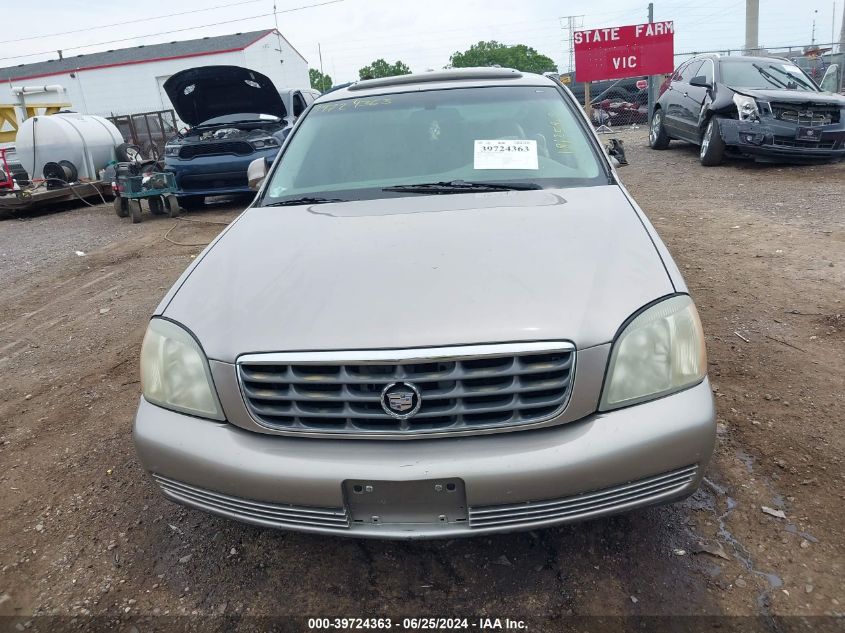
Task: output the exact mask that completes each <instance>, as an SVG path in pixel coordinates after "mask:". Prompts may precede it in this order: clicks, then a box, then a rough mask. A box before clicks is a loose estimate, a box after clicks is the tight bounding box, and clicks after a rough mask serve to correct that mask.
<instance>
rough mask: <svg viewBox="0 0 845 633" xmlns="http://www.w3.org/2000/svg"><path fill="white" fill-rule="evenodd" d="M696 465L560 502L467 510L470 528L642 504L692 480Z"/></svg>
mask: <svg viewBox="0 0 845 633" xmlns="http://www.w3.org/2000/svg"><path fill="white" fill-rule="evenodd" d="M697 471H698V467H697V466H687V467H685V468H681V469H679V470H674V471H672V472H668V473H664V474H662V475H655V476H654V477H649V478H648V479H641V480H639V481H635V482H631V483H627V484H623V485H621V486H614V487H613V488H605V489H604V490H598V491H595V492H585V493H582V494H578V495H574V496H572V497H564V498H563V499H547V500H543V501H526V502H523V503H514V504H509V505H501V506H480V507H475V508H473V507H471V508H470V509H469V526H470V528H490V527H507V526H513V527H514V528H516V527H518V526H519V525H520V524H523V523H533V522H535V521H563V520H565V519H576V518H578V517H580V516H582V515H589V514H593V513H598V512H602V513H605V512H616V511H621V510H624V509H625V507H626V506H627V505H628V504H636V505H644V504H647V503H648V502H649V501H650V500H652V499H654V500H655V501H657V500H658V498H660V497H663V496H667V495H669V494H671V493H672V492H676V491H678V490H680V489H681V488H683V487H684V486H686V485H687V484H689V483H690V482H691V481H693V480H694V479H695V475H696V472H697Z"/></svg>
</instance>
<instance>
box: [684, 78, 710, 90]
mask: <svg viewBox="0 0 845 633" xmlns="http://www.w3.org/2000/svg"><path fill="white" fill-rule="evenodd" d="M689 85H690V86H695V87H696V88H707V89H708V90H712V89H713V84H711V83H710V82H709V81H707V77H705V76H704V75H698V76H697V77H693V78H692V79H690V81H689Z"/></svg>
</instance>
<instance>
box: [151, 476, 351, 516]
mask: <svg viewBox="0 0 845 633" xmlns="http://www.w3.org/2000/svg"><path fill="white" fill-rule="evenodd" d="M153 479H155V481H156V483H157V484H158V485H159V486H160V487H161V490H162V492H164V494H165V495H166V496H167V497H170V498H171V499H173V500H174V501H178V502H180V503H184V504H186V505H189V506H193V507H195V508H199V509H201V510H205V511H206V512H213V513H214V514H220V515H222V516H225V517H228V518H230V519H236V520H238V521H245V522H246V523H254V524H256V525H263V526H265V527H274V528H292V529H296V528H304V527H319V528H334V529H346V528H348V527H349V516H348V515H347V512H346V509H345V508H312V507H307V506H293V505H286V504H274V503H266V502H260V501H250V500H248V499H240V498H238V497H230V496H228V495H223V494H220V493H219V492H211V491H210V490H205V489H203V488H197V487H195V486H191V485H189V484H185V483H182V482H179V481H174V480H173V479H168V478H167V477H163V476H161V475H156V474H153Z"/></svg>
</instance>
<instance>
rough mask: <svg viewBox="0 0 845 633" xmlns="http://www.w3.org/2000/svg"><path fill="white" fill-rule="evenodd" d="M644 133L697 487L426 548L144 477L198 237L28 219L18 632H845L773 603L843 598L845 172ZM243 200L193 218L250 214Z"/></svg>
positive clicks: (1, 482) (9, 258)
mask: <svg viewBox="0 0 845 633" xmlns="http://www.w3.org/2000/svg"><path fill="white" fill-rule="evenodd" d="M622 136H623V137H624V138H625V139H626V148H627V150H628V157H629V160H630V162H631V165H630V166H628V167H624V168H622V169H621V171H620V173H621V175H622V177H623V178H624V181H625V183H626V185H627V186H628V187H629V188H630V190H631V191H632V192H633V194H634V195H635V197H636V198H637V200H638V201H639V203H640V204H641V205H642V207H643V208H644V209H645V210H646V212H647V213H648V215H649V217H650V218H651V220H652V222H653V223H654V224H655V225H656V226H657V229H658V230H659V232H660V234H661V235H662V237H663V239H664V240H665V241H666V243H667V244H668V246H669V248H670V250H671V251H672V253H673V254H674V256H675V258H676V260H677V262H678V264H679V266H680V267H681V269H682V270H683V272H684V274H685V276H686V279H687V282H688V284H689V286H690V289H691V292H692V294H693V296H694V298H695V299H696V302H697V304H698V307H699V311H700V313H701V316H702V319H703V321H704V326H705V331H706V333H707V345H708V352H709V359H710V360H709V362H710V376H711V380H712V382H713V390H714V393H715V396H716V402H717V406H718V415H719V423H718V424H719V436H718V447H717V452H716V455H715V458H714V460H713V463H712V465H711V467H710V470H709V473H708V476H707V485H705V486H703V487H702V489H701V490H700V491H699V492H698V493H696V495H695V496H694V497H692V498H691V499H689V500H687V501H686V502H684V503H681V504H677V505H674V506H669V507H662V508H653V509H648V510H644V511H640V512H635V513H632V514H630V515H625V516H619V517H614V518H610V519H603V520H596V521H591V522H587V523H582V524H578V525H573V526H567V527H562V528H560V529H550V530H545V531H540V532H535V533H523V534H513V535H505V536H498V537H495V538H477V539H472V540H455V541H434V542H423V543H399V542H374V541H358V540H347V539H339V538H325V537H317V536H307V535H300V534H293V533H284V532H276V531H270V530H264V529H257V528H254V527H250V526H244V525H240V524H237V523H233V522H230V521H226V520H222V519H218V518H215V517H212V516H209V515H206V514H203V513H200V512H196V511H193V510H187V509H183V508H181V507H179V506H176V505H174V504H172V503H170V502H168V501H166V500H165V499H164V498H163V497H162V496H161V495H160V494H159V493H157V492H156V491H155V490H154V488H153V486H152V485H151V483H150V481H149V480H148V479H147V478H146V477H145V475H144V473H143V471H142V469H141V467H140V466H139V465H138V463H137V462H136V460H135V455H134V451H133V448H132V443H131V439H130V426H131V421H132V416H133V413H134V409H135V406H136V403H137V399H138V395H139V382H138V369H137V365H138V351H139V347H140V343H141V338H142V335H143V332H144V328H145V326H146V320H147V318H148V316H149V314H150V313H151V311H152V310H153V308H154V307H155V305H156V304H157V303H158V301H159V299H160V297H161V296H162V295H163V294H164V292H165V290H166V289H167V288H168V287H169V286H170V284H171V283H172V282H173V281H174V280H175V279H176V278H177V276H178V275H179V274H180V272H181V271H182V270H183V269H184V268H185V266H186V265H187V264H188V263H189V262H190V260H191V258H192V257H193V256H195V255H196V254H197V253H198V252H199V251H200V250H201V249H200V247H198V246H180V245H176V244H173V243H172V242H170V241H166V240H165V239H163V236H164V234H165V232H167V231H168V230H169V229H171V227H173V226H174V224H175V223H176V221H174V220H170V219H159V218H155V219H152V218H148V219H147V220H146V221H145V222H144V223H142V224H140V225H132V224H130V223H128V221H127V220H120V219H118V218H117V217H116V216H115V214H114V213H113V212H112V210H111V207H106V206H98V207H95V208H87V207H83V208H77V209H75V210H69V211H63V212H60V213H52V214H45V215H41V216H38V217H27V218H13V219H6V220H4V221H0V279H2V280H3V283H2V286H0V377H2V380H0V507H2V509H3V511H2V517H3V519H2V523H0V615H6V616H14V617H11V618H5V619H3V618H0V625H3V624H9V625H10V626H11V628H12V630H15V629H14V626H16V625H21V626H24V625H25V624H26V623H29V622H31V621H32V624H31V628H33V629H34V628H38V623H39V620H38V619H37V618H36V619H35V620H34V621H33V620H32V618H33V616H38V615H50V614H51V615H64V616H81V619H80V620H78V621H77V623H80V624H84V623H85V622H86V620H85V617H86V616H93V615H107V616H110V617H112V618H118V617H120V618H123V622H122V626H123V625H126V626H128V624H129V619H130V618H133V617H137V616H144V617H146V616H153V615H159V614H160V615H164V614H168V615H185V614H188V615H189V614H206V615H209V614H218V615H219V614H224V615H233V616H235V617H237V618H240V617H241V616H249V615H284V614H287V615H290V614H293V615H300V616H301V615H310V616H335V615H338V616H353V615H358V616H377V615H394V616H396V615H425V616H450V615H451V616H458V615H462V616H467V615H487V616H493V617H506V616H511V617H521V618H525V617H531V616H534V617H536V618H542V619H541V620H535V621H534V622H533V623H532V628H533V630H540V629H545V628H548V629H553V628H557V625H560V624H561V622H560V621H559V619H560V618H565V617H566V616H573V615H574V616H589V615H702V614H705V615H714V616H715V615H736V616H747V615H756V616H760V617H759V618H758V619H755V620H750V619H747V620H743V619H738V620H732V622H734V623H738V626H739V627H740V629H741V630H751V628H753V627H758V626H759V627H760V628H761V629H762V630H775V631H776V630H789V628H790V626H797V625H798V624H801V625H802V626H803V625H804V624H806V623H807V622H809V623H810V624H811V626H813V627H816V628H821V627H822V626H823V625H824V626H834V627H835V626H841V624H842V621H839V622H838V623H837V622H834V621H833V620H812V619H811V620H805V619H801V618H786V619H778V618H774V619H773V618H772V616H815V615H825V614H826V615H841V614H843V612H845V590H843V577H845V573H843V572H845V554H843V552H845V534H844V533H843V517H845V511H843V510H844V509H845V504H843V501H844V500H845V469H843V464H842V455H843V452H844V451H845V441H843V439H845V425H843V410H845V378H843V376H845V341H843V338H845V322H843V316H842V315H843V312H845V305H843V302H842V301H843V299H845V163H841V164H839V165H835V166H830V165H825V166H804V167H783V166H764V165H753V164H748V163H731V164H728V165H725V166H722V167H718V168H710V169H706V168H702V167H701V166H700V165H699V164H698V161H697V154H696V151H695V149H694V148H692V147H691V146H685V145H683V144H680V143H673V146H672V148H671V149H670V150H668V151H665V152H653V151H650V150H648V149H647V148H646V147H645V131H644V129H642V130H638V131H629V132H625V133H624V134H623V135H622ZM244 204H245V203H244V202H235V203H230V204H228V205H222V206H217V207H213V208H210V209H208V210H207V211H204V212H201V213H195V214H192V215H191V216H190V217H192V218H194V219H202V220H212V221H215V222H226V221H228V220H231V219H232V218H233V217H235V215H236V214H237V212H238V210H239V209H240V208H242V207H243V206H244ZM221 228H222V225H221V224H198V223H190V222H179V223H178V225H177V226H176V228H175V229H173V230H172V231H171V232H170V234H169V236H168V237H169V238H171V239H173V240H175V241H177V242H182V243H193V244H196V243H204V242H207V241H208V240H210V239H211V238H212V237H213V236H214V235H215V234H216V233H217V232H218V231H219V230H220V229H221ZM75 251H80V252H82V253H84V255H78V254H76V253H75ZM763 506H766V507H767V508H771V509H773V510H774V511H775V514H777V512H776V511H782V512H783V514H784V516H785V518H778V517H776V516H772V515H770V514H767V513H765V512H763V510H762V509H761V508H762V507H763ZM133 622H136V623H138V622H141V621H135V620H133ZM144 622H147V623H148V626H153V625H154V624H155V622H156V620H144ZM556 622H557V624H555V623H556ZM615 622H616V624H618V625H619V626H627V624H626V623H625V622H623V621H621V620H620V621H615ZM725 622H727V621H725ZM725 622H722V623H721V624H722V626H723V627H725V626H726V624H725ZM150 623H152V624H150ZM206 624H207V623H206ZM133 626H134V624H133ZM690 626H692V625H690ZM18 628H19V630H21V629H20V627H18ZM160 628H161V627H160V626H159V630H160ZM202 628H203V626H200V627H199V630H202ZM206 628H208V627H207V626H206ZM114 630H132V629H122V628H120V629H119V628H118V627H115V629H114ZM134 630H136V631H138V630H142V631H146V630H150V629H149V628H145V625H142V624H140V623H138V624H137V628H135V629H134ZM608 630H609V629H608ZM722 630H726V628H723V629H722ZM837 630H841V629H837Z"/></svg>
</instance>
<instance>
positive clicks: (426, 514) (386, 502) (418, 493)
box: [343, 477, 467, 527]
mask: <svg viewBox="0 0 845 633" xmlns="http://www.w3.org/2000/svg"><path fill="white" fill-rule="evenodd" d="M343 495H344V498H345V499H346V507H347V509H348V511H349V514H350V518H351V519H352V525H353V527H354V526H355V525H362V524H367V525H378V524H388V525H389V524H394V525H396V524H408V523H414V524H421V523H423V524H430V525H436V524H442V525H450V524H466V522H467V502H466V490H465V487H464V482H463V480H462V479H458V478H456V477H449V478H444V479H425V480H415V481H380V480H359V479H349V480H346V481H344V482H343Z"/></svg>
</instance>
